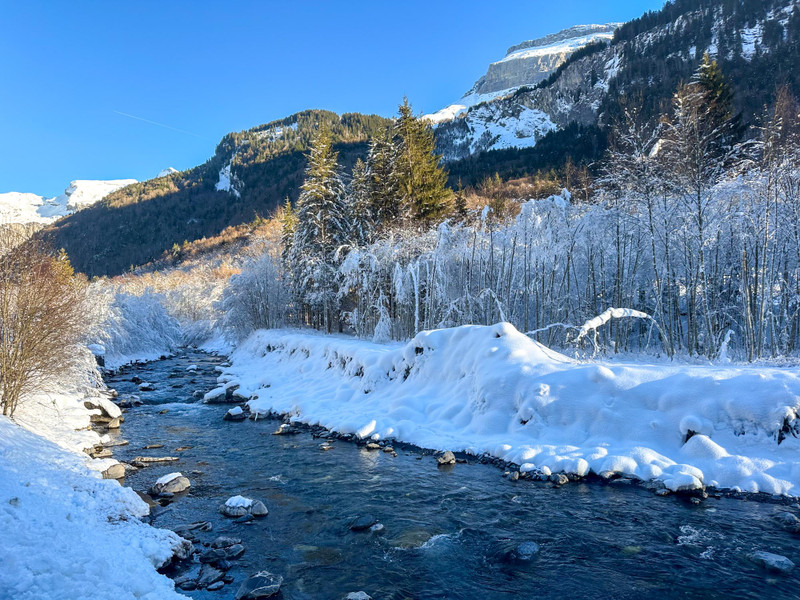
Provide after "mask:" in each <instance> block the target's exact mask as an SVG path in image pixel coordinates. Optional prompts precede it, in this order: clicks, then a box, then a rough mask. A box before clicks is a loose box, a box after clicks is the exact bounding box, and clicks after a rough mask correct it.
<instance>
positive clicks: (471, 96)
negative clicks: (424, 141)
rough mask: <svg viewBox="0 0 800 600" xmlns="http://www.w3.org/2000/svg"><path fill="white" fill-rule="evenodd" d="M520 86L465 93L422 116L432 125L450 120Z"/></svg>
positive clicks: (511, 92)
mask: <svg viewBox="0 0 800 600" xmlns="http://www.w3.org/2000/svg"><path fill="white" fill-rule="evenodd" d="M520 87H522V86H517V87H512V88H508V89H505V90H500V91H498V92H489V93H486V94H476V93H474V92H472V93H467V94H466V95H464V96H462V97H461V99H460V100H459V101H458V102H456V103H455V104H450V105H449V106H445V107H444V108H442V109H440V110H437V111H436V112H435V113H433V114H430V115H424V116H423V117H422V118H423V119H425V120H427V121H428V122H430V123H433V124H434V125H435V124H437V123H443V122H445V121H452V120H453V119H455V118H456V117H457V116H458V115H460V114H462V113H464V112H466V111H467V110H469V109H470V108H471V107H473V106H476V105H478V104H480V103H481V102H491V101H492V100H495V99H496V98H502V97H504V96H508V95H509V94H513V93H514V92H515V91H517V90H518V89H519V88H520Z"/></svg>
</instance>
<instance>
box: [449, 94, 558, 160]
mask: <svg viewBox="0 0 800 600" xmlns="http://www.w3.org/2000/svg"><path fill="white" fill-rule="evenodd" d="M517 110H518V113H516V114H515V113H509V114H506V113H504V112H503V110H502V109H500V108H498V107H496V106H492V105H486V106H480V107H478V108H475V109H473V110H471V111H470V112H469V113H468V114H467V115H466V117H464V118H465V119H466V120H467V123H468V125H469V129H470V136H469V137H470V139H471V140H472V141H471V144H470V153H475V152H480V151H486V150H502V149H504V148H532V147H533V146H535V145H536V142H537V141H538V140H539V139H540V138H542V137H543V136H544V135H545V134H547V133H549V132H550V131H555V130H556V129H557V127H556V124H555V123H553V121H552V120H551V119H550V116H549V115H548V114H547V113H545V112H543V111H541V110H536V109H534V108H528V107H525V106H518V107H516V109H515V112H516V111H517Z"/></svg>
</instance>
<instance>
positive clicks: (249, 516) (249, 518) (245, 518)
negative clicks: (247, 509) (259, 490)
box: [233, 513, 255, 523]
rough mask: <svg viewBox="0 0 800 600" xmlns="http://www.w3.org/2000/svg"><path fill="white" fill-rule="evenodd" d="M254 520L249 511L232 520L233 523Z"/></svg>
mask: <svg viewBox="0 0 800 600" xmlns="http://www.w3.org/2000/svg"><path fill="white" fill-rule="evenodd" d="M254 520H255V517H254V516H253V515H251V514H250V513H247V514H246V515H242V516H241V517H239V518H238V519H234V521H233V522H234V523H249V522H250V521H254Z"/></svg>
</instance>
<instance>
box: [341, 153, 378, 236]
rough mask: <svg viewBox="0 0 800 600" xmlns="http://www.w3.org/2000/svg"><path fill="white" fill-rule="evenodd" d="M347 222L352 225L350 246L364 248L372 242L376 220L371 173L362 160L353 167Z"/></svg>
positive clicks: (348, 191) (348, 194)
mask: <svg viewBox="0 0 800 600" xmlns="http://www.w3.org/2000/svg"><path fill="white" fill-rule="evenodd" d="M347 220H348V222H349V224H350V235H349V241H350V244H353V245H356V246H364V245H366V244H369V243H371V242H372V240H373V237H374V235H375V220H374V219H373V217H372V205H371V202H370V172H369V168H368V167H367V165H366V164H365V163H364V161H362V160H361V159H360V158H359V159H358V160H356V164H355V165H354V166H353V174H352V178H351V179H350V185H349V186H348V189H347Z"/></svg>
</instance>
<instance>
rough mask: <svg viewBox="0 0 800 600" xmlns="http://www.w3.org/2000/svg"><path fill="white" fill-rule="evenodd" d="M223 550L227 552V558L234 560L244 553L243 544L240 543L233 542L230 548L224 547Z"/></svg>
mask: <svg viewBox="0 0 800 600" xmlns="http://www.w3.org/2000/svg"><path fill="white" fill-rule="evenodd" d="M225 552H227V553H228V558H229V559H231V560H235V559H237V558H239V557H240V556H241V555H242V554H244V546H242V545H241V544H234V545H233V546H231V547H230V548H225Z"/></svg>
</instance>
